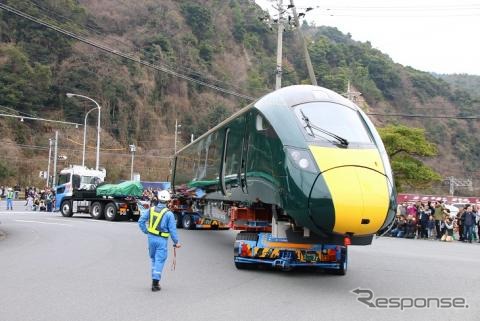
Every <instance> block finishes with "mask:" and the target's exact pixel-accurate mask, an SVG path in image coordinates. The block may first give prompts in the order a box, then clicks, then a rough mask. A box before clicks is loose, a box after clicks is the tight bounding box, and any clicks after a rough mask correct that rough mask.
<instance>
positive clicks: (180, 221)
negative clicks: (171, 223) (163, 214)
mask: <svg viewBox="0 0 480 321" xmlns="http://www.w3.org/2000/svg"><path fill="white" fill-rule="evenodd" d="M173 216H175V222H177V228H181V227H182V220H181V219H180V217H181V216H180V215H179V214H178V213H177V212H173Z"/></svg>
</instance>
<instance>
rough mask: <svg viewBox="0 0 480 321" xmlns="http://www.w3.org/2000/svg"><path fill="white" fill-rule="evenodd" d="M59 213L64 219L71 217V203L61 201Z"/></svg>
mask: <svg viewBox="0 0 480 321" xmlns="http://www.w3.org/2000/svg"><path fill="white" fill-rule="evenodd" d="M60 212H61V213H62V216H64V217H71V216H72V215H73V212H72V202H70V200H65V201H62V204H61V205H60Z"/></svg>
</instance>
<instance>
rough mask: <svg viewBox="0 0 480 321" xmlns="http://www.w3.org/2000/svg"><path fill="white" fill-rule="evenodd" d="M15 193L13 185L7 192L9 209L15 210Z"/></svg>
mask: <svg viewBox="0 0 480 321" xmlns="http://www.w3.org/2000/svg"><path fill="white" fill-rule="evenodd" d="M14 196H15V194H14V193H13V190H12V188H11V187H9V188H8V192H7V211H8V210H11V211H13V198H14Z"/></svg>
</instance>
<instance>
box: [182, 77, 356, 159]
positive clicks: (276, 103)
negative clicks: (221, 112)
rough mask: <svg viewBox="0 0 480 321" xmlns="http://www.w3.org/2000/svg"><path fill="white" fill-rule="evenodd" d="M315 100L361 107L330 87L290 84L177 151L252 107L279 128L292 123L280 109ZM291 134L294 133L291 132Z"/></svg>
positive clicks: (262, 98) (353, 107) (240, 111)
mask: <svg viewBox="0 0 480 321" xmlns="http://www.w3.org/2000/svg"><path fill="white" fill-rule="evenodd" d="M315 101H317V102H332V103H337V104H341V105H344V106H347V107H350V108H352V109H354V110H359V107H358V106H357V105H355V104H354V103H353V102H351V101H350V100H348V99H346V98H345V97H343V96H341V95H339V94H337V93H336V92H334V91H332V90H330V89H327V88H323V87H319V86H312V85H293V86H288V87H284V88H281V89H278V90H276V91H273V92H271V93H269V94H266V95H265V96H263V97H261V98H260V99H258V100H256V101H255V102H253V103H251V104H249V105H248V106H246V107H244V108H242V109H240V110H239V111H237V112H235V113H234V114H233V115H231V116H230V117H228V118H227V119H225V120H224V121H222V122H221V123H220V124H218V125H216V126H215V127H213V128H212V129H210V130H209V131H207V132H206V133H204V134H202V135H201V136H199V137H198V138H197V139H195V140H194V141H193V142H192V143H190V144H188V145H186V146H184V147H183V148H182V149H180V150H179V151H178V152H177V153H179V152H181V151H182V150H183V149H185V148H187V147H188V146H190V145H192V144H195V143H196V142H197V141H198V140H201V139H202V138H204V137H206V136H208V135H209V134H211V133H213V132H215V131H217V130H218V129H220V128H222V127H224V126H225V125H226V124H228V123H229V122H231V121H232V120H234V119H236V118H237V117H239V116H240V115H242V114H244V113H246V112H248V111H249V110H251V109H252V108H256V109H258V110H259V111H260V112H261V113H262V114H264V115H265V116H266V117H267V118H268V120H269V121H270V122H271V123H272V126H273V127H276V128H279V127H280V126H284V125H287V126H288V125H289V124H290V122H285V119H283V120H282V119H281V118H282V117H281V116H280V114H283V113H281V112H279V109H288V108H290V107H292V106H296V105H299V104H303V103H308V102H315ZM285 111H286V110H285ZM279 116H280V117H279ZM290 134H292V133H291V132H290ZM297 134H300V132H298V133H297ZM294 136H296V135H294ZM285 138H287V137H285ZM289 138H290V139H288V138H287V139H286V141H285V142H286V143H287V144H288V141H290V140H292V141H297V139H301V137H300V136H299V137H289Z"/></svg>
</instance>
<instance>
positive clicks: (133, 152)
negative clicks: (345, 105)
mask: <svg viewBox="0 0 480 321" xmlns="http://www.w3.org/2000/svg"><path fill="white" fill-rule="evenodd" d="M129 147H130V152H131V153H132V166H131V168H130V180H131V181H133V158H134V157H135V152H136V151H137V147H136V146H135V145H129Z"/></svg>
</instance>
